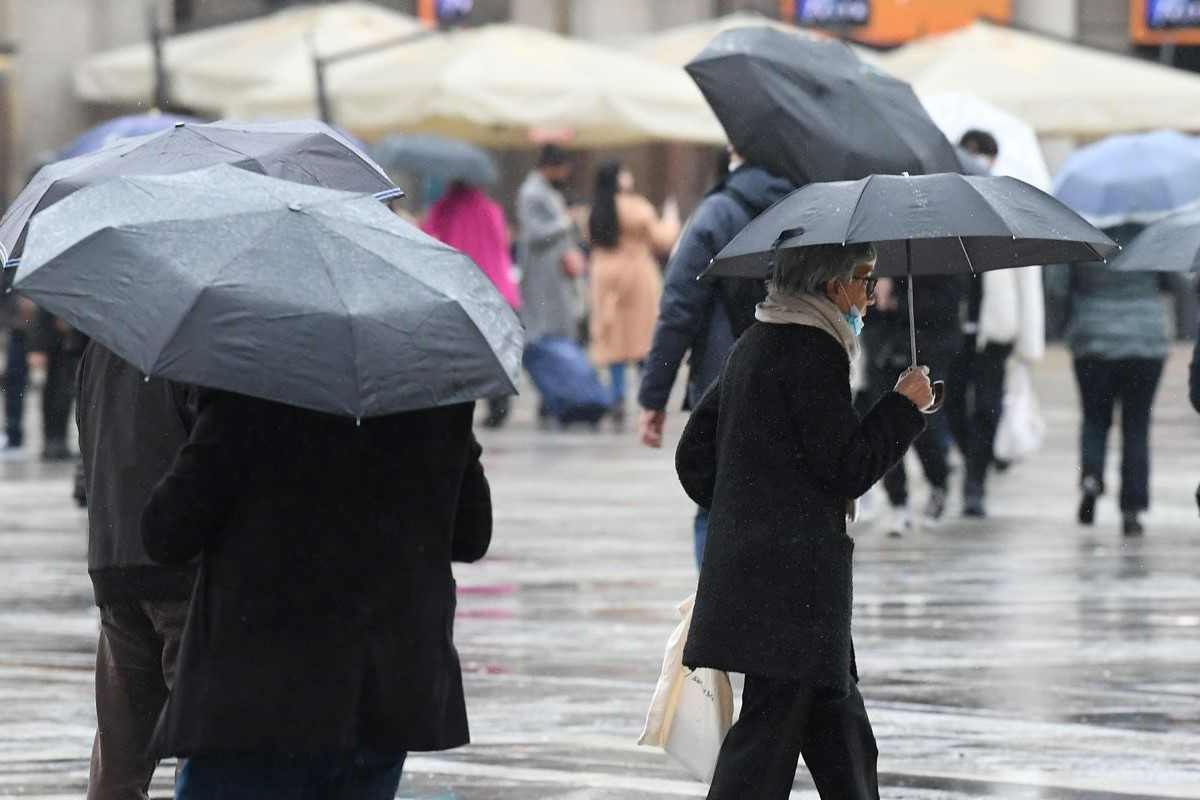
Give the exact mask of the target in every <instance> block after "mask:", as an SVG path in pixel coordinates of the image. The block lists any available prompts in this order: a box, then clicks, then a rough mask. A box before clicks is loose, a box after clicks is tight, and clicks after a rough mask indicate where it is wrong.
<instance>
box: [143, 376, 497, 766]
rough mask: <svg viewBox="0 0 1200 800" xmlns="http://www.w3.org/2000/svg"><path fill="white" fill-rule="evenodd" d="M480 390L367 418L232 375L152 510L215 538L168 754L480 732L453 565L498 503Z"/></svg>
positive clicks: (176, 543)
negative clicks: (464, 666)
mask: <svg viewBox="0 0 1200 800" xmlns="http://www.w3.org/2000/svg"><path fill="white" fill-rule="evenodd" d="M472 413H473V407H472V405H471V404H465V405H457V406H450V407H446V408H439V409H430V410H425V411H416V412H410V413H406V414H395V415H391V416H385V417H378V418H373V419H364V420H362V422H361V425H356V424H355V420H353V419H346V418H342V417H336V416H332V415H327V414H320V413H317V412H313V411H305V410H301V409H297V408H292V407H289V406H284V405H279V404H277V403H271V402H267V401H265V400H256V399H252V398H248V397H244V396H241V395H233V394H228V393H223V392H202V393H201V395H200V399H199V416H198V418H197V422H196V427H195V428H194V429H193V431H192V435H191V437H190V438H189V440H188V442H187V444H186V445H185V446H184V448H183V450H181V451H180V454H179V457H178V459H177V460H176V462H175V464H174V466H173V467H172V468H171V471H170V473H169V474H168V475H167V477H166V478H164V479H163V481H162V483H160V484H159V485H158V487H157V488H156V489H155V490H154V494H153V496H152V497H151V499H150V503H149V505H148V506H147V507H146V512H145V515H144V517H143V520H142V535H143V537H144V539H145V543H146V549H147V550H148V551H149V552H150V555H151V556H153V557H154V558H156V559H158V560H161V561H164V562H168V563H181V562H183V561H186V560H188V559H189V558H192V557H193V556H195V555H196V554H200V555H201V562H200V574H199V576H198V577H197V580H196V589H195V592H194V593H193V595H192V605H191V610H190V612H189V615H188V622H187V627H186V629H185V631H184V635H183V642H182V645H181V648H180V653H179V661H178V666H177V671H176V675H175V685H174V688H173V690H172V692H171V696H170V699H169V700H168V701H167V705H166V708H165V709H164V711H163V715H162V718H161V719H160V720H159V725H158V730H157V731H156V733H155V739H154V744H153V749H154V752H155V753H157V754H159V755H163V756H165V755H180V756H186V755H191V754H195V753H211V752H217V751H227V752H228V751H237V752H255V753H306V754H332V753H348V752H351V751H360V750H364V749H366V750H373V751H376V752H383V753H396V752H401V751H411V750H445V749H448V748H452V747H457V746H459V745H463V744H466V743H467V741H468V739H469V736H468V732H467V717H466V708H465V703H464V700H463V688H462V673H461V670H460V668H459V661H458V654H457V652H456V651H455V649H454V642H453V627H454V609H455V585H454V579H453V574H452V572H451V568H450V562H451V559H452V558H453V559H454V560H461V561H473V560H476V559H479V558H481V557H482V556H483V555H484V553H485V552H486V551H487V548H488V544H489V543H490V541H491V531H492V506H491V496H490V493H489V489H488V484H487V479H486V478H485V477H484V474H483V467H482V466H481V464H480V461H479V456H480V452H481V450H480V447H479V445H478V444H477V443H476V441H475V437H474V435H473V434H472V431H471V417H472Z"/></svg>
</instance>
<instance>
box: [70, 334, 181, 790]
mask: <svg viewBox="0 0 1200 800" xmlns="http://www.w3.org/2000/svg"><path fill="white" fill-rule="evenodd" d="M78 397H79V400H78V404H77V407H76V422H77V423H78V425H79V449H80V453H81V455H82V456H83V462H82V466H83V483H84V489H85V491H84V494H85V495H86V496H87V498H88V499H89V500H90V501H91V503H90V505H89V507H88V574H89V575H90V576H91V579H92V589H93V591H94V592H95V597H96V605H97V606H99V607H100V641H99V645H98V647H97V650H96V721H97V726H96V740H95V743H94V745H93V747H92V764H91V775H90V777H89V779H88V795H87V796H88V798H89V800H126V799H128V800H139V799H140V800H144V798H145V797H146V796H147V795H146V792H147V789H148V788H149V786H150V779H151V777H153V775H154V767H155V765H156V763H157V762H156V761H155V759H153V758H151V757H149V756H148V755H147V748H148V747H149V745H150V738H151V736H152V735H153V733H154V726H155V723H157V722H158V715H159V713H160V712H161V711H162V707H163V704H164V703H166V701H167V692H168V691H169V690H170V687H171V683H172V680H173V677H174V672H175V660H176V657H177V656H178V653H179V640H180V637H181V636H182V635H183V623H184V620H185V619H186V618H187V604H188V598H189V597H191V594H192V583H193V582H194V580H195V569H194V568H193V566H192V565H190V564H187V563H183V564H178V565H172V566H163V565H161V564H157V563H155V562H154V561H151V560H150V557H149V556H148V555H147V554H146V549H145V547H144V546H143V545H142V535H141V518H142V509H143V508H145V505H146V500H147V499H148V498H149V497H150V492H151V491H152V490H153V489H154V486H155V485H156V484H157V483H158V482H159V481H160V480H162V477H163V476H164V475H166V474H167V470H168V469H170V467H171V463H172V462H173V461H174V459H175V454H176V453H177V452H178V451H179V448H180V447H182V446H183V443H184V442H185V441H187V436H188V432H189V431H190V429H191V426H192V422H193V411H192V408H191V397H192V392H191V390H190V389H188V388H187V387H184V386H182V385H180V384H175V383H170V382H168V381H164V380H160V379H158V378H151V379H150V380H146V379H145V378H144V377H143V376H142V374H141V373H140V372H139V371H138V370H137V369H136V368H135V367H134V366H133V365H132V364H130V363H129V362H127V361H125V360H123V359H121V358H118V357H117V356H116V355H114V354H113V353H112V352H111V351H109V350H108V349H106V348H104V347H103V346H101V345H100V344H98V343H96V342H91V343H90V344H88V346H87V348H86V349H85V350H84V353H83V359H82V361H81V362H80V367H79V376H78Z"/></svg>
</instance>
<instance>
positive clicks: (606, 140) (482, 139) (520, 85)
mask: <svg viewBox="0 0 1200 800" xmlns="http://www.w3.org/2000/svg"><path fill="white" fill-rule="evenodd" d="M326 83H327V86H328V94H329V99H330V105H331V107H332V109H333V116H334V120H333V121H334V122H335V123H336V124H338V125H341V126H343V127H345V128H347V129H349V130H351V131H354V132H355V133H357V134H358V135H360V136H363V137H365V138H368V139H373V138H376V137H378V136H381V135H383V134H387V133H393V132H397V131H406V132H424V133H435V134H441V135H444V136H450V137H454V138H458V139H463V140H466V141H470V142H474V143H476V144H479V145H484V146H489V147H528V146H532V145H535V144H537V143H538V142H539V141H543V140H545V139H548V138H562V139H564V140H565V142H566V143H567V144H569V145H571V146H576V147H610V146H620V145H628V144H635V143H639V142H645V141H652V140H678V141H691V142H703V143H711V144H720V143H724V141H725V134H724V132H723V131H722V130H721V126H720V124H719V123H718V122H717V119H716V117H715V116H714V115H713V113H712V111H711V110H710V109H709V107H708V104H707V103H706V102H705V101H704V98H703V96H702V95H701V94H700V91H699V89H697V88H696V86H695V84H693V83H692V81H691V80H690V79H689V78H688V77H687V75H686V74H685V73H684V72H683V70H680V69H672V68H670V67H666V66H663V65H661V64H656V63H654V62H651V61H648V60H646V59H643V58H639V57H637V56H635V55H632V54H629V53H625V52H622V51H620V50H616V49H613V48H610V47H605V46H601V45H596V44H591V43H588V42H584V41H581V40H578V39H568V38H565V37H562V36H558V35H555V34H553V33H548V32H546V31H542V30H537V29H533V28H527V27H523V26H520V25H510V24H501V25H486V26H483V27H480V28H471V29H463V30H457V31H451V32H447V33H438V34H431V35H429V36H426V37H423V38H420V39H417V40H414V41H412V42H409V43H406V44H403V45H400V46H397V47H391V48H387V49H384V50H381V51H379V52H376V53H372V54H371V55H365V56H360V57H357V58H353V59H347V60H344V61H340V62H337V63H334V64H331V65H330V66H329V68H328V72H327V79H326ZM224 111H225V112H226V113H227V114H228V115H230V116H236V117H243V118H255V117H270V118H288V117H304V116H312V115H313V114H314V113H315V112H316V97H315V92H314V91H313V89H312V84H311V82H309V81H304V80H301V79H296V77H295V76H293V77H292V78H290V79H287V80H282V81H278V82H276V83H273V84H271V85H270V86H265V87H262V88H260V89H257V90H255V91H253V92H250V93H247V94H245V95H242V96H240V97H238V98H236V99H235V100H234V101H233V102H232V103H231V104H230V105H229V106H228V107H227V108H225V109H224Z"/></svg>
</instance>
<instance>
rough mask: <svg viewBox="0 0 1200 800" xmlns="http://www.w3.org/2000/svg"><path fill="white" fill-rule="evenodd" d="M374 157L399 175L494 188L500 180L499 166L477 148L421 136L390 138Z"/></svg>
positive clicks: (411, 135)
mask: <svg viewBox="0 0 1200 800" xmlns="http://www.w3.org/2000/svg"><path fill="white" fill-rule="evenodd" d="M371 155H373V156H374V157H375V160H376V161H378V162H379V163H380V164H382V165H383V166H385V167H387V168H388V169H390V170H393V171H395V172H409V173H412V174H413V175H420V176H423V177H429V178H437V179H438V180H443V181H447V182H453V181H459V182H462V183H467V184H470V185H471V186H493V185H495V184H496V182H497V181H499V180H500V172H499V170H497V169H496V162H495V161H493V160H492V157H491V156H490V155H488V154H487V153H486V152H485V151H483V150H481V149H479V148H478V147H476V146H475V145H472V144H467V143H466V142H460V141H459V140H457V139H447V138H445V137H443V136H432V135H427V134H420V133H400V134H396V135H394V136H389V137H387V138H386V139H384V140H383V141H381V142H379V143H378V144H376V145H375V146H374V147H372V148H371Z"/></svg>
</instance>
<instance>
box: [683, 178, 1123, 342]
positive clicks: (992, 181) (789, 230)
mask: <svg viewBox="0 0 1200 800" xmlns="http://www.w3.org/2000/svg"><path fill="white" fill-rule="evenodd" d="M867 242H871V243H874V245H875V247H876V248H877V250H878V251H879V261H878V263H877V264H876V268H875V273H876V274H877V275H879V276H884V277H889V276H890V277H907V278H908V279H909V280H908V292H909V303H908V311H909V323H910V344H911V346H912V360H913V364H914V365H915V364H916V362H917V340H916V320H915V319H913V318H912V315H913V307H914V303H913V302H912V295H913V283H914V281H913V280H912V276H914V275H939V274H947V273H949V274H954V273H961V274H967V275H978V274H979V273H980V272H984V271H986V270H993V269H1008V268H1012V267H1026V266H1032V265H1035V264H1059V263H1066V262H1074V261H1096V260H1099V259H1103V258H1105V257H1106V256H1108V255H1109V254H1111V253H1113V252H1115V251H1116V250H1117V245H1116V243H1115V242H1113V241H1112V240H1111V239H1109V238H1108V237H1107V236H1105V235H1104V233H1102V232H1101V231H1099V230H1097V229H1096V228H1094V227H1092V226H1091V225H1090V224H1088V223H1087V222H1086V221H1085V220H1084V219H1083V218H1081V217H1080V216H1079V215H1078V214H1076V213H1075V212H1074V211H1072V210H1071V209H1070V208H1068V207H1067V206H1065V205H1063V204H1062V203H1060V202H1059V201H1057V200H1055V199H1054V198H1053V197H1051V196H1050V195H1048V194H1046V193H1045V192H1043V191H1041V190H1040V189H1036V188H1034V187H1033V186H1030V185H1029V184H1027V183H1024V182H1023V181H1019V180H1017V179H1016V178H1007V177H995V178H992V177H980V176H968V175H959V174H953V173H943V174H937V175H912V176H909V175H872V176H871V177H869V178H865V179H863V180H858V181H839V182H833V183H813V184H809V185H808V186H804V187H802V188H800V189H797V190H796V191H794V192H792V193H791V194H790V195H788V196H787V197H785V198H783V199H782V200H780V201H779V202H778V203H776V204H775V205H773V206H771V207H770V208H769V209H767V210H766V211H764V212H763V213H762V214H760V215H759V216H758V217H757V218H756V219H754V221H752V222H751V223H750V224H749V225H747V226H746V227H745V228H743V229H742V232H741V233H739V234H738V235H737V236H736V237H734V239H733V241H731V242H730V243H729V244H728V245H726V246H725V249H723V250H722V251H721V252H720V253H718V254H717V257H716V258H715V259H713V263H712V265H711V266H710V267H709V268H708V270H707V271H706V272H705V273H704V275H703V276H702V277H743V278H758V279H762V278H765V277H767V276H769V275H770V274H771V272H772V271H773V269H774V266H775V255H776V254H777V253H778V252H779V250H783V249H790V248H793V247H808V246H811V245H819V244H861V243H867Z"/></svg>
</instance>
